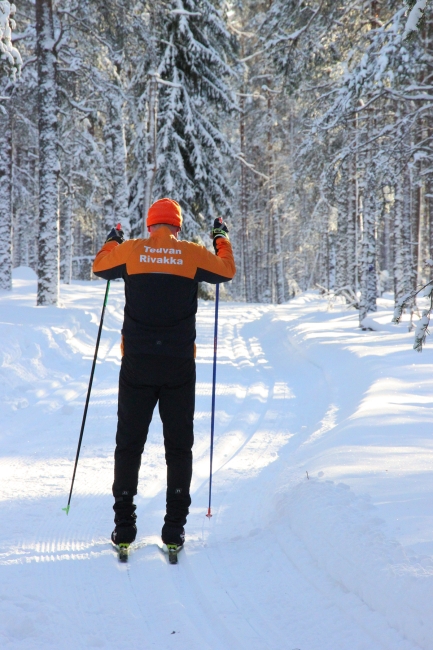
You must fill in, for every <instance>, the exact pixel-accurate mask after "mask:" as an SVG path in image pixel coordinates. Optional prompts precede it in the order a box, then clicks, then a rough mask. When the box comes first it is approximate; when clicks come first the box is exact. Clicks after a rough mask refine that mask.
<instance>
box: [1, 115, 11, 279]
mask: <svg viewBox="0 0 433 650" xmlns="http://www.w3.org/2000/svg"><path fill="white" fill-rule="evenodd" d="M5 110H6V115H4V114H3V113H2V112H0V223H1V226H2V228H1V237H0V289H6V291H11V289H12V120H11V117H10V110H7V109H5Z"/></svg>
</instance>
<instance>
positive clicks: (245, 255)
mask: <svg viewBox="0 0 433 650" xmlns="http://www.w3.org/2000/svg"><path fill="white" fill-rule="evenodd" d="M242 91H243V92H242V94H241V97H240V101H239V112H240V125H239V133H240V145H241V155H242V157H243V158H246V133H245V128H246V127H245V97H244V94H245V88H243V89H242ZM240 194H241V196H240V199H241V200H240V203H241V245H242V271H243V280H244V286H245V300H246V301H247V302H252V291H251V271H250V250H249V241H248V178H247V169H246V167H245V165H244V163H243V162H241V183H240Z"/></svg>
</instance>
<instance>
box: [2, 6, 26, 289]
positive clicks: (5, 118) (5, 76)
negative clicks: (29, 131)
mask: <svg viewBox="0 0 433 650" xmlns="http://www.w3.org/2000/svg"><path fill="white" fill-rule="evenodd" d="M15 11H16V8H15V5H14V4H10V3H9V2H8V1H7V0H1V1H0V223H1V226H2V236H1V238H0V289H6V290H7V291H10V290H11V289H12V114H11V110H12V109H11V106H10V102H11V93H12V89H13V81H15V79H16V77H17V74H19V73H20V70H21V66H22V59H21V55H20V53H19V51H18V49H17V48H16V47H14V46H13V44H12V29H14V28H15V21H14V19H13V18H12V16H13V14H14V13H15Z"/></svg>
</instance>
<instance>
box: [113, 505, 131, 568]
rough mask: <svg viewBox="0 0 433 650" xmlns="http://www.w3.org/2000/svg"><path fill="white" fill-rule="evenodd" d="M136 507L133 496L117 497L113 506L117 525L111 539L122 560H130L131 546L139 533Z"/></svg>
mask: <svg viewBox="0 0 433 650" xmlns="http://www.w3.org/2000/svg"><path fill="white" fill-rule="evenodd" d="M135 508H136V506H135V504H134V502H133V498H132V497H116V501H115V504H114V506H113V510H114V512H115V513H116V515H115V517H114V523H115V524H116V526H115V528H114V530H113V532H112V533H111V541H112V542H113V544H114V546H115V547H116V549H117V552H118V554H119V560H120V562H127V561H128V553H129V546H130V545H131V544H132V542H133V541H134V540H135V537H136V535H137V526H136V525H135V522H136V519H137V515H136V514H135Z"/></svg>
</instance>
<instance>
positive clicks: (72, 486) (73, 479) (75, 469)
mask: <svg viewBox="0 0 433 650" xmlns="http://www.w3.org/2000/svg"><path fill="white" fill-rule="evenodd" d="M109 289H110V280H108V282H107V287H106V289H105V297H104V304H103V307H102V313H101V322H100V323H99V330H98V336H97V338H96V346H95V354H94V357H93V364H92V370H91V372H90V381H89V387H88V389H87V397H86V405H85V407H84V413H83V421H82V423H81V431H80V438H79V440H78V447H77V454H76V456H75V466H74V473H73V475H72V483H71V489H70V491H69V499H68V505H67V506H66V508H62V510H64V511H65V512H66V514H67V515H68V514H69V508H70V505H71V498H72V490H73V489H74V481H75V474H76V472H77V465H78V458H79V455H80V449H81V442H82V440H83V433H84V427H85V425H86V417H87V409H88V407H89V400H90V392H91V390H92V384H93V375H94V374H95V366H96V358H97V356H98V350H99V341H100V340H101V333H102V324H103V322H104V314H105V307H106V306H107V301H108V291H109Z"/></svg>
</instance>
